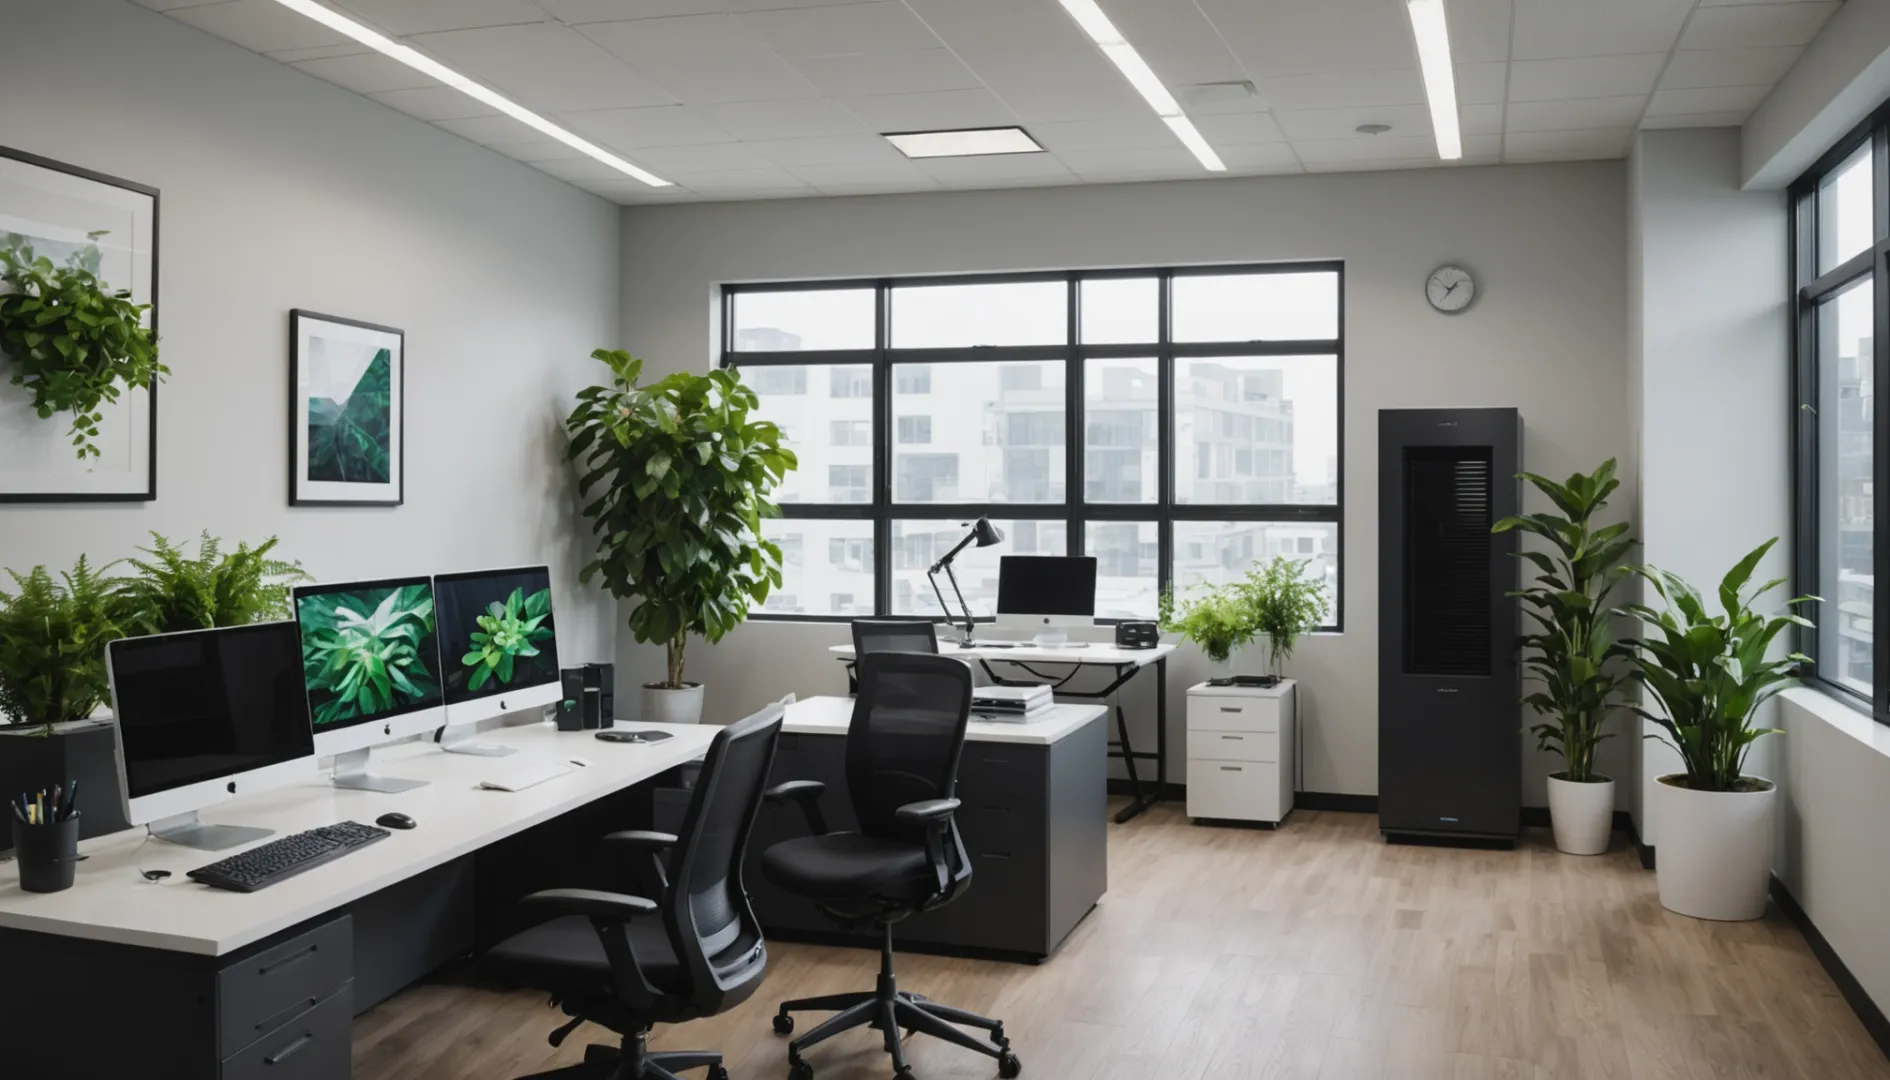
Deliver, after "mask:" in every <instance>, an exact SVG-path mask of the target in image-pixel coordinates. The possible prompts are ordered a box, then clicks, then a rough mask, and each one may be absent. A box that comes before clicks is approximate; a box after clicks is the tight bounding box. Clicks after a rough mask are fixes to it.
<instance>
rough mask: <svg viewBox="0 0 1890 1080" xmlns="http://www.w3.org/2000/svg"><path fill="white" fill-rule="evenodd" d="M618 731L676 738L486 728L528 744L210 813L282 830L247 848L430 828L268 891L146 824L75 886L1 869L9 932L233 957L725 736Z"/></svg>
mask: <svg viewBox="0 0 1890 1080" xmlns="http://www.w3.org/2000/svg"><path fill="white" fill-rule="evenodd" d="M617 726H618V727H619V728H625V729H630V730H639V729H651V728H662V729H663V730H666V731H669V732H670V733H671V734H673V735H674V736H675V738H672V739H669V740H666V741H664V742H661V743H655V744H651V745H639V744H626V743H604V742H598V741H597V739H595V738H594V737H593V736H594V735H595V732H588V731H587V732H560V731H558V730H557V728H556V727H555V726H554V725H552V724H551V723H549V722H547V723H543V724H532V725H528V726H523V727H513V728H501V729H497V730H493V731H484V732H481V733H480V735H479V741H481V742H485V743H499V744H503V745H506V746H513V747H516V748H517V749H518V751H519V752H518V753H516V754H513V755H512V756H511V757H505V758H483V757H471V756H466V755H461V754H448V753H444V752H442V751H441V750H440V749H439V748H438V747H436V746H434V745H433V744H432V743H430V742H429V743H401V744H398V745H395V746H391V747H383V748H380V749H377V750H375V751H374V764H373V770H374V771H375V772H378V773H383V774H385V775H388V776H398V777H406V778H411V779H415V780H428V781H431V783H430V784H429V785H428V786H426V787H423V788H419V789H417V790H414V791H405V792H400V793H398V794H391V795H390V794H381V793H379V792H372V791H345V790H342V789H339V788H336V787H334V786H333V785H332V784H330V783H328V781H327V779H326V777H325V776H324V778H323V779H322V780H320V781H309V782H305V783H302V784H297V785H293V786H290V787H286V788H281V789H278V790H276V791H270V792H264V793H262V794H258V795H252V796H245V797H243V798H240V799H233V800H231V801H229V802H226V803H222V804H220V805H218V806H215V807H212V808H210V809H208V810H205V811H203V814H202V816H203V819H204V820H205V821H207V822H211V823H215V824H225V825H260V826H264V827H267V828H272V829H274V830H276V835H275V836H272V837H269V838H268V839H267V840H259V841H257V842H256V843H255V844H252V845H247V846H251V847H253V846H259V845H261V844H264V843H268V842H269V841H270V840H275V839H279V838H281V837H283V836H286V835H288V834H290V833H295V832H301V831H303V830H305V829H312V828H315V827H317V826H321V825H332V824H334V823H336V822H338V821H358V822H360V823H362V824H364V825H372V824H373V823H374V819H375V818H377V817H380V816H381V815H382V814H386V813H388V812H390V811H395V810H398V811H400V812H402V813H405V814H407V815H409V816H411V817H412V818H413V819H414V820H415V821H416V822H417V823H418V827H416V828H414V829H410V830H407V831H399V830H396V831H394V834H393V835H392V836H390V837H388V838H387V839H385V840H382V841H380V842H379V843H375V844H371V845H369V846H368V847H365V848H361V849H359V850H357V851H354V852H351V853H350V854H348V855H344V856H343V857H341V858H339V859H337V860H335V861H334V862H331V863H328V864H326V865H323V866H318V867H316V868H315V869H313V870H310V871H307V872H305V873H303V874H300V875H298V876H296V877H293V878H290V879H288V880H287V881H283V882H279V883H277V884H275V885H271V886H269V887H268V888H266V889H263V890H262V891H260V892H254V893H235V892H226V891H223V890H220V889H212V888H210V887H209V886H207V885H199V884H197V883H196V882H194V881H192V880H190V879H189V878H187V877H185V876H184V872H185V871H187V870H194V869H196V868H197V867H199V866H206V865H208V864H210V863H213V862H216V861H217V860H219V859H223V858H227V857H228V856H230V855H233V854H235V853H236V852H237V851H238V850H241V849H240V848H233V849H231V850H229V851H214V852H213V851H198V850H196V849H194V848H186V847H178V846H176V845H174V844H168V843H166V842H164V841H162V840H155V839H153V840H149V841H147V840H146V838H145V832H144V830H143V829H133V830H130V831H128V832H122V833H114V834H112V835H111V836H101V837H97V838H94V839H92V840H87V841H85V842H83V843H81V844H80V845H79V851H80V853H81V854H84V855H87V856H89V858H88V859H87V860H86V861H85V862H82V863H80V864H79V867H78V874H77V880H76V881H75V882H74V884H73V886H72V888H70V889H67V890H65V891H64V892H56V893H44V894H41V893H29V892H25V891H23V890H21V889H20V886H19V870H18V868H17V866H16V865H15V864H14V863H11V862H8V863H4V864H0V927H8V928H11V929H17V930H38V931H43V932H46V933H51V934H64V935H68V936H71V937H79V938H89V939H92V940H96V941H111V942H118V943H121V944H127V945H144V946H149V947H152V948H159V949H169V950H173V951H177V952H187V953H198V954H203V955H210V956H218V955H222V954H224V953H228V952H232V951H234V950H236V949H240V948H242V947H243V946H245V945H248V944H250V943H251V942H255V941H259V940H261V939H263V938H265V937H268V936H269V935H270V934H273V933H275V932H277V931H279V930H283V929H286V928H288V927H291V926H294V925H295V924H297V923H300V922H303V921H305V920H307V919H311V918H314V917H316V916H318V915H320V914H322V913H323V912H326V911H332V910H334V909H335V908H337V907H340V906H342V905H343V904H347V903H350V902H352V901H354V900H358V899H360V898H361V897H363V896H366V895H368V894H369V893H373V892H377V891H379V890H381V889H384V888H386V887H387V886H389V885H393V884H396V883H398V882H400V881H404V880H406V879H407V878H410V877H412V876H414V875H416V874H419V873H421V872H422V871H425V870H429V869H432V868H433V867H435V866H439V865H441V864H442V863H446V862H449V861H451V860H453V859H456V858H459V857H460V856H462V855H465V854H468V853H469V852H472V851H476V850H478V849H479V848H482V847H484V846H486V845H488V844H491V843H493V842H494V841H497V840H500V839H503V838H505V837H507V836H511V835H513V834H515V833H520V832H523V831H525V830H526V829H529V828H531V827H532V826H534V825H537V824H540V823H541V822H545V821H548V820H550V819H552V818H554V817H557V816H559V815H560V814H563V813H565V812H567V811H569V810H572V809H575V808H577V807H579V806H583V805H585V804H586V803H589V802H592V801H594V800H596V799H599V798H601V797H603V796H606V795H609V794H611V793H613V792H616V791H620V790H622V789H624V788H627V787H630V786H631V785H633V784H638V783H641V782H643V781H645V780H648V779H650V778H651V777H654V776H656V775H657V774H658V773H661V772H664V771H665V770H668V769H671V768H674V767H675V766H677V765H681V764H683V763H685V762H688V761H691V760H694V759H698V758H700V757H702V755H703V754H704V753H705V752H707V750H708V747H709V743H710V742H711V741H712V740H713V739H714V738H715V733H716V732H717V731H720V730H721V729H720V728H718V727H714V726H710V725H703V726H699V727H698V726H693V725H664V724H622V723H620V724H618V725H617ZM571 757H581V758H585V759H587V760H589V761H590V762H591V764H590V766H589V767H586V768H576V769H573V770H572V771H571V772H570V773H568V774H566V775H564V776H560V777H556V778H554V779H551V780H547V781H545V782H544V783H542V784H539V785H537V786H535V787H531V788H527V789H526V790H524V791H519V792H506V791H485V790H481V789H480V788H479V787H478V786H477V785H478V783H479V781H480V780H481V779H483V778H485V777H488V776H491V775H493V774H494V773H497V772H499V771H502V770H505V769H508V768H516V767H518V766H519V765H520V764H523V763H525V762H527V761H529V760H531V759H532V758H540V759H556V760H564V759H568V758H571ZM140 870H169V871H170V872H171V877H170V878H169V879H168V880H166V881H164V882H162V883H158V884H153V883H150V882H147V881H145V880H144V879H143V878H142V877H141V876H140V875H139V871H140Z"/></svg>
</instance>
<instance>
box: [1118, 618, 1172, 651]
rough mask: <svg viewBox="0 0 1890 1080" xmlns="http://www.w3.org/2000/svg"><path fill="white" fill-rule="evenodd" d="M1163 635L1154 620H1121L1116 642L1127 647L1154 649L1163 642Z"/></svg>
mask: <svg viewBox="0 0 1890 1080" xmlns="http://www.w3.org/2000/svg"><path fill="white" fill-rule="evenodd" d="M1161 640H1162V635H1161V631H1160V629H1159V628H1157V627H1156V625H1155V624H1154V623H1152V622H1119V623H1117V624H1116V644H1117V645H1120V646H1122V647H1123V648H1125V649H1152V648H1154V647H1155V646H1157V645H1159V644H1161Z"/></svg>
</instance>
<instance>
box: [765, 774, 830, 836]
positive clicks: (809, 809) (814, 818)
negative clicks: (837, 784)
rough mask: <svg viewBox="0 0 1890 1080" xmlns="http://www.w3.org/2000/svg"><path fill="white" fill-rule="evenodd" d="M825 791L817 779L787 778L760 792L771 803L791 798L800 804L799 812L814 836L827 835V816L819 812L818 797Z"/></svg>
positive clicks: (824, 785)
mask: <svg viewBox="0 0 1890 1080" xmlns="http://www.w3.org/2000/svg"><path fill="white" fill-rule="evenodd" d="M826 791H827V785H826V784H823V783H821V782H820V781H818V780H789V781H788V782H787V783H785V784H776V785H775V786H773V787H771V788H769V789H768V790H766V791H764V792H762V793H761V797H762V798H763V799H766V800H767V801H768V802H772V803H782V802H788V801H789V800H792V801H794V802H796V803H799V804H800V807H801V813H802V814H803V815H804V816H806V818H807V828H808V830H809V831H811V832H812V833H813V834H814V835H815V836H825V835H827V818H826V815H824V814H822V813H821V812H820V797H821V796H822V795H823V794H825V793H826Z"/></svg>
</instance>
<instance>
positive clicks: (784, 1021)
mask: <svg viewBox="0 0 1890 1080" xmlns="http://www.w3.org/2000/svg"><path fill="white" fill-rule="evenodd" d="M774 1033H775V1034H776V1035H792V1034H794V1018H793V1017H792V1016H789V1015H788V1014H787V1013H780V1014H779V1015H777V1016H776V1017H775V1018H774Z"/></svg>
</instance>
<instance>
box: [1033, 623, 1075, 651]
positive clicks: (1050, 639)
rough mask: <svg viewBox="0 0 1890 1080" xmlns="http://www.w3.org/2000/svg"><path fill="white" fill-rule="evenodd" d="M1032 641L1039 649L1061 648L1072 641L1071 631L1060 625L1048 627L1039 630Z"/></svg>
mask: <svg viewBox="0 0 1890 1080" xmlns="http://www.w3.org/2000/svg"><path fill="white" fill-rule="evenodd" d="M1030 643H1031V644H1032V645H1035V646H1037V647H1038V648H1039V649H1061V648H1063V647H1064V646H1065V645H1068V644H1069V643H1070V632H1069V631H1068V630H1065V629H1064V628H1063V627H1060V626H1052V627H1046V628H1045V629H1042V630H1039V631H1037V633H1036V634H1035V635H1033V636H1032V637H1031V639H1030Z"/></svg>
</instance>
